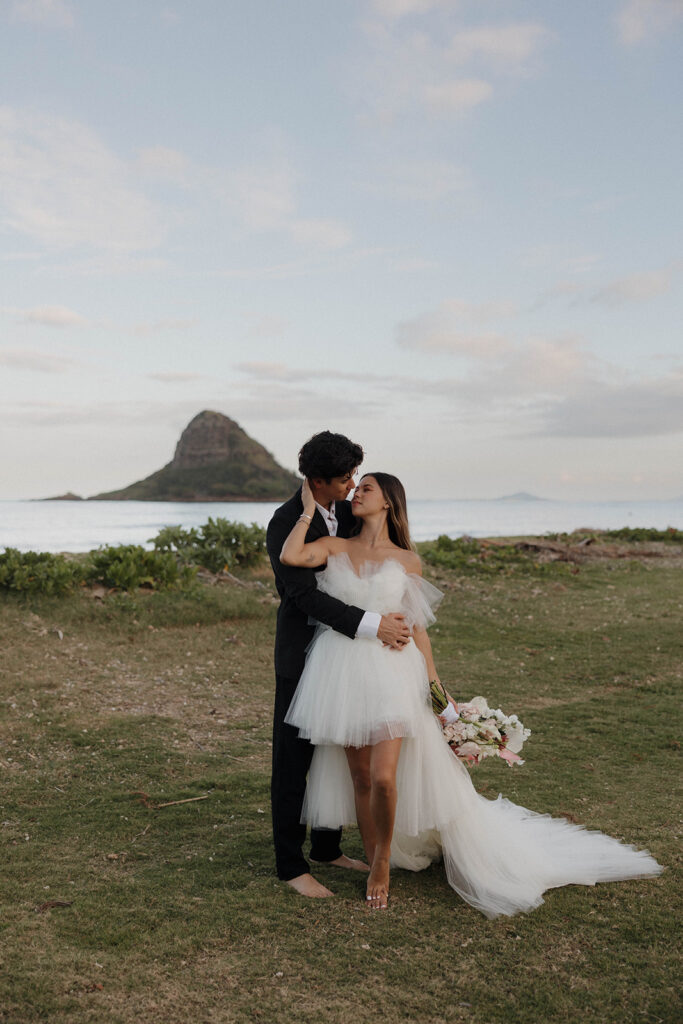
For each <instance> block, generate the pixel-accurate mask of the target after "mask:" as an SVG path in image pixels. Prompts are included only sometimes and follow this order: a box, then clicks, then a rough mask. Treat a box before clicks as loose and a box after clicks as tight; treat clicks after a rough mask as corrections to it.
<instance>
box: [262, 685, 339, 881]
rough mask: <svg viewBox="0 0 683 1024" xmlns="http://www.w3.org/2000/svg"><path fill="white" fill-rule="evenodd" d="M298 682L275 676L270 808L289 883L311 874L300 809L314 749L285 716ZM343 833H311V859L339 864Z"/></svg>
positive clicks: (278, 857)
mask: <svg viewBox="0 0 683 1024" xmlns="http://www.w3.org/2000/svg"><path fill="white" fill-rule="evenodd" d="M297 684H298V679H287V678H286V677H285V676H281V675H276V676H275V714H274V716H273V774H272V779H271V790H270V793H271V806H272V809H273V837H274V839H275V862H276V867H277V874H278V878H281V879H283V881H287V880H288V879H290V878H297V877H298V875H303V874H305V873H306V872H307V871H308V870H309V866H308V863H307V861H306V859H305V857H304V856H303V853H302V846H303V843H304V840H305V838H306V826H305V825H304V824H302V823H301V821H300V817H301V807H302V804H303V799H304V793H305V790H306V776H307V774H308V769H309V767H310V765H311V760H312V758H313V751H314V749H315V747H314V746H313V744H312V743H309V742H308V740H304V739H301V738H300V736H299V731H298V729H295V728H294V726H292V725H287V724H286V722H285V715H286V714H287V711H288V710H289V705H290V703H291V701H292V698H293V697H294V692H295V690H296V687H297ZM340 840H341V829H311V858H312V860H318V861H330V860H336V859H337V857H340V856H341V849H340V846H339V842H340Z"/></svg>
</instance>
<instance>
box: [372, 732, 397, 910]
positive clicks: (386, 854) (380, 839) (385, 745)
mask: <svg viewBox="0 0 683 1024" xmlns="http://www.w3.org/2000/svg"><path fill="white" fill-rule="evenodd" d="M400 753H401V738H400V737H399V738H398V739H395V740H384V741H383V742H382V743H376V744H375V746H374V747H372V748H371V754H370V813H371V814H372V820H373V822H374V828H375V854H374V857H373V859H372V861H371V862H370V865H371V866H370V875H369V877H368V885H367V899H368V905H369V906H370V907H371V908H372V909H373V910H384V909H385V908H386V906H387V900H388V896H389V858H390V856H391V839H392V836H393V834H394V818H395V817H396V797H397V791H396V767H397V765H398V758H399V754H400Z"/></svg>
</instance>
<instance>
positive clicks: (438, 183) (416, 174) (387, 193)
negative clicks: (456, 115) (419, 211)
mask: <svg viewBox="0 0 683 1024" xmlns="http://www.w3.org/2000/svg"><path fill="white" fill-rule="evenodd" d="M361 187H362V188H363V189H364V191H367V192H371V193H373V194H374V195H376V196H377V197H378V198H380V199H394V200H400V201H404V200H408V201H409V202H423V203H436V202H443V201H444V200H446V199H448V198H449V197H451V196H454V195H459V194H461V193H463V192H465V191H466V190H467V189H468V188H469V187H470V179H469V175H468V174H467V172H466V171H464V170H463V168H462V167H460V166H459V165H458V164H454V163H452V162H451V161H449V160H401V161H398V162H396V163H394V164H388V165H386V166H385V167H383V168H382V169H381V170H380V172H379V173H378V174H377V176H376V178H375V180H374V181H372V182H368V183H362V185H361Z"/></svg>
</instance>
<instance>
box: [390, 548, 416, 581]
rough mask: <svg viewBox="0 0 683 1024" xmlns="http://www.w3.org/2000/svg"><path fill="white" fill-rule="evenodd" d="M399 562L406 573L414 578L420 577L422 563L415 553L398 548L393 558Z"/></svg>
mask: <svg viewBox="0 0 683 1024" xmlns="http://www.w3.org/2000/svg"><path fill="white" fill-rule="evenodd" d="M394 557H395V558H396V561H397V562H400V563H401V565H402V566H403V568H404V569H405V571H406V572H409V573H412V574H414V575H416V576H421V575H422V561H421V559H420V556H419V555H418V553H417V552H416V551H406V550H405V548H398V549H397V551H396V554H395V556H394Z"/></svg>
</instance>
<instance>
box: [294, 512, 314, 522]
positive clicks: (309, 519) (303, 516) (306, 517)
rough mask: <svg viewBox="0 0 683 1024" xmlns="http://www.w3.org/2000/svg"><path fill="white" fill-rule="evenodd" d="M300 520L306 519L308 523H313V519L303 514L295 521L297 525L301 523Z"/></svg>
mask: <svg viewBox="0 0 683 1024" xmlns="http://www.w3.org/2000/svg"><path fill="white" fill-rule="evenodd" d="M302 519H308V521H309V523H311V522H313V517H312V516H307V515H306V513H305V512H302V513H301V515H300V516H299V518H298V519H297V522H298V523H299V522H301V520H302Z"/></svg>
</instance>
